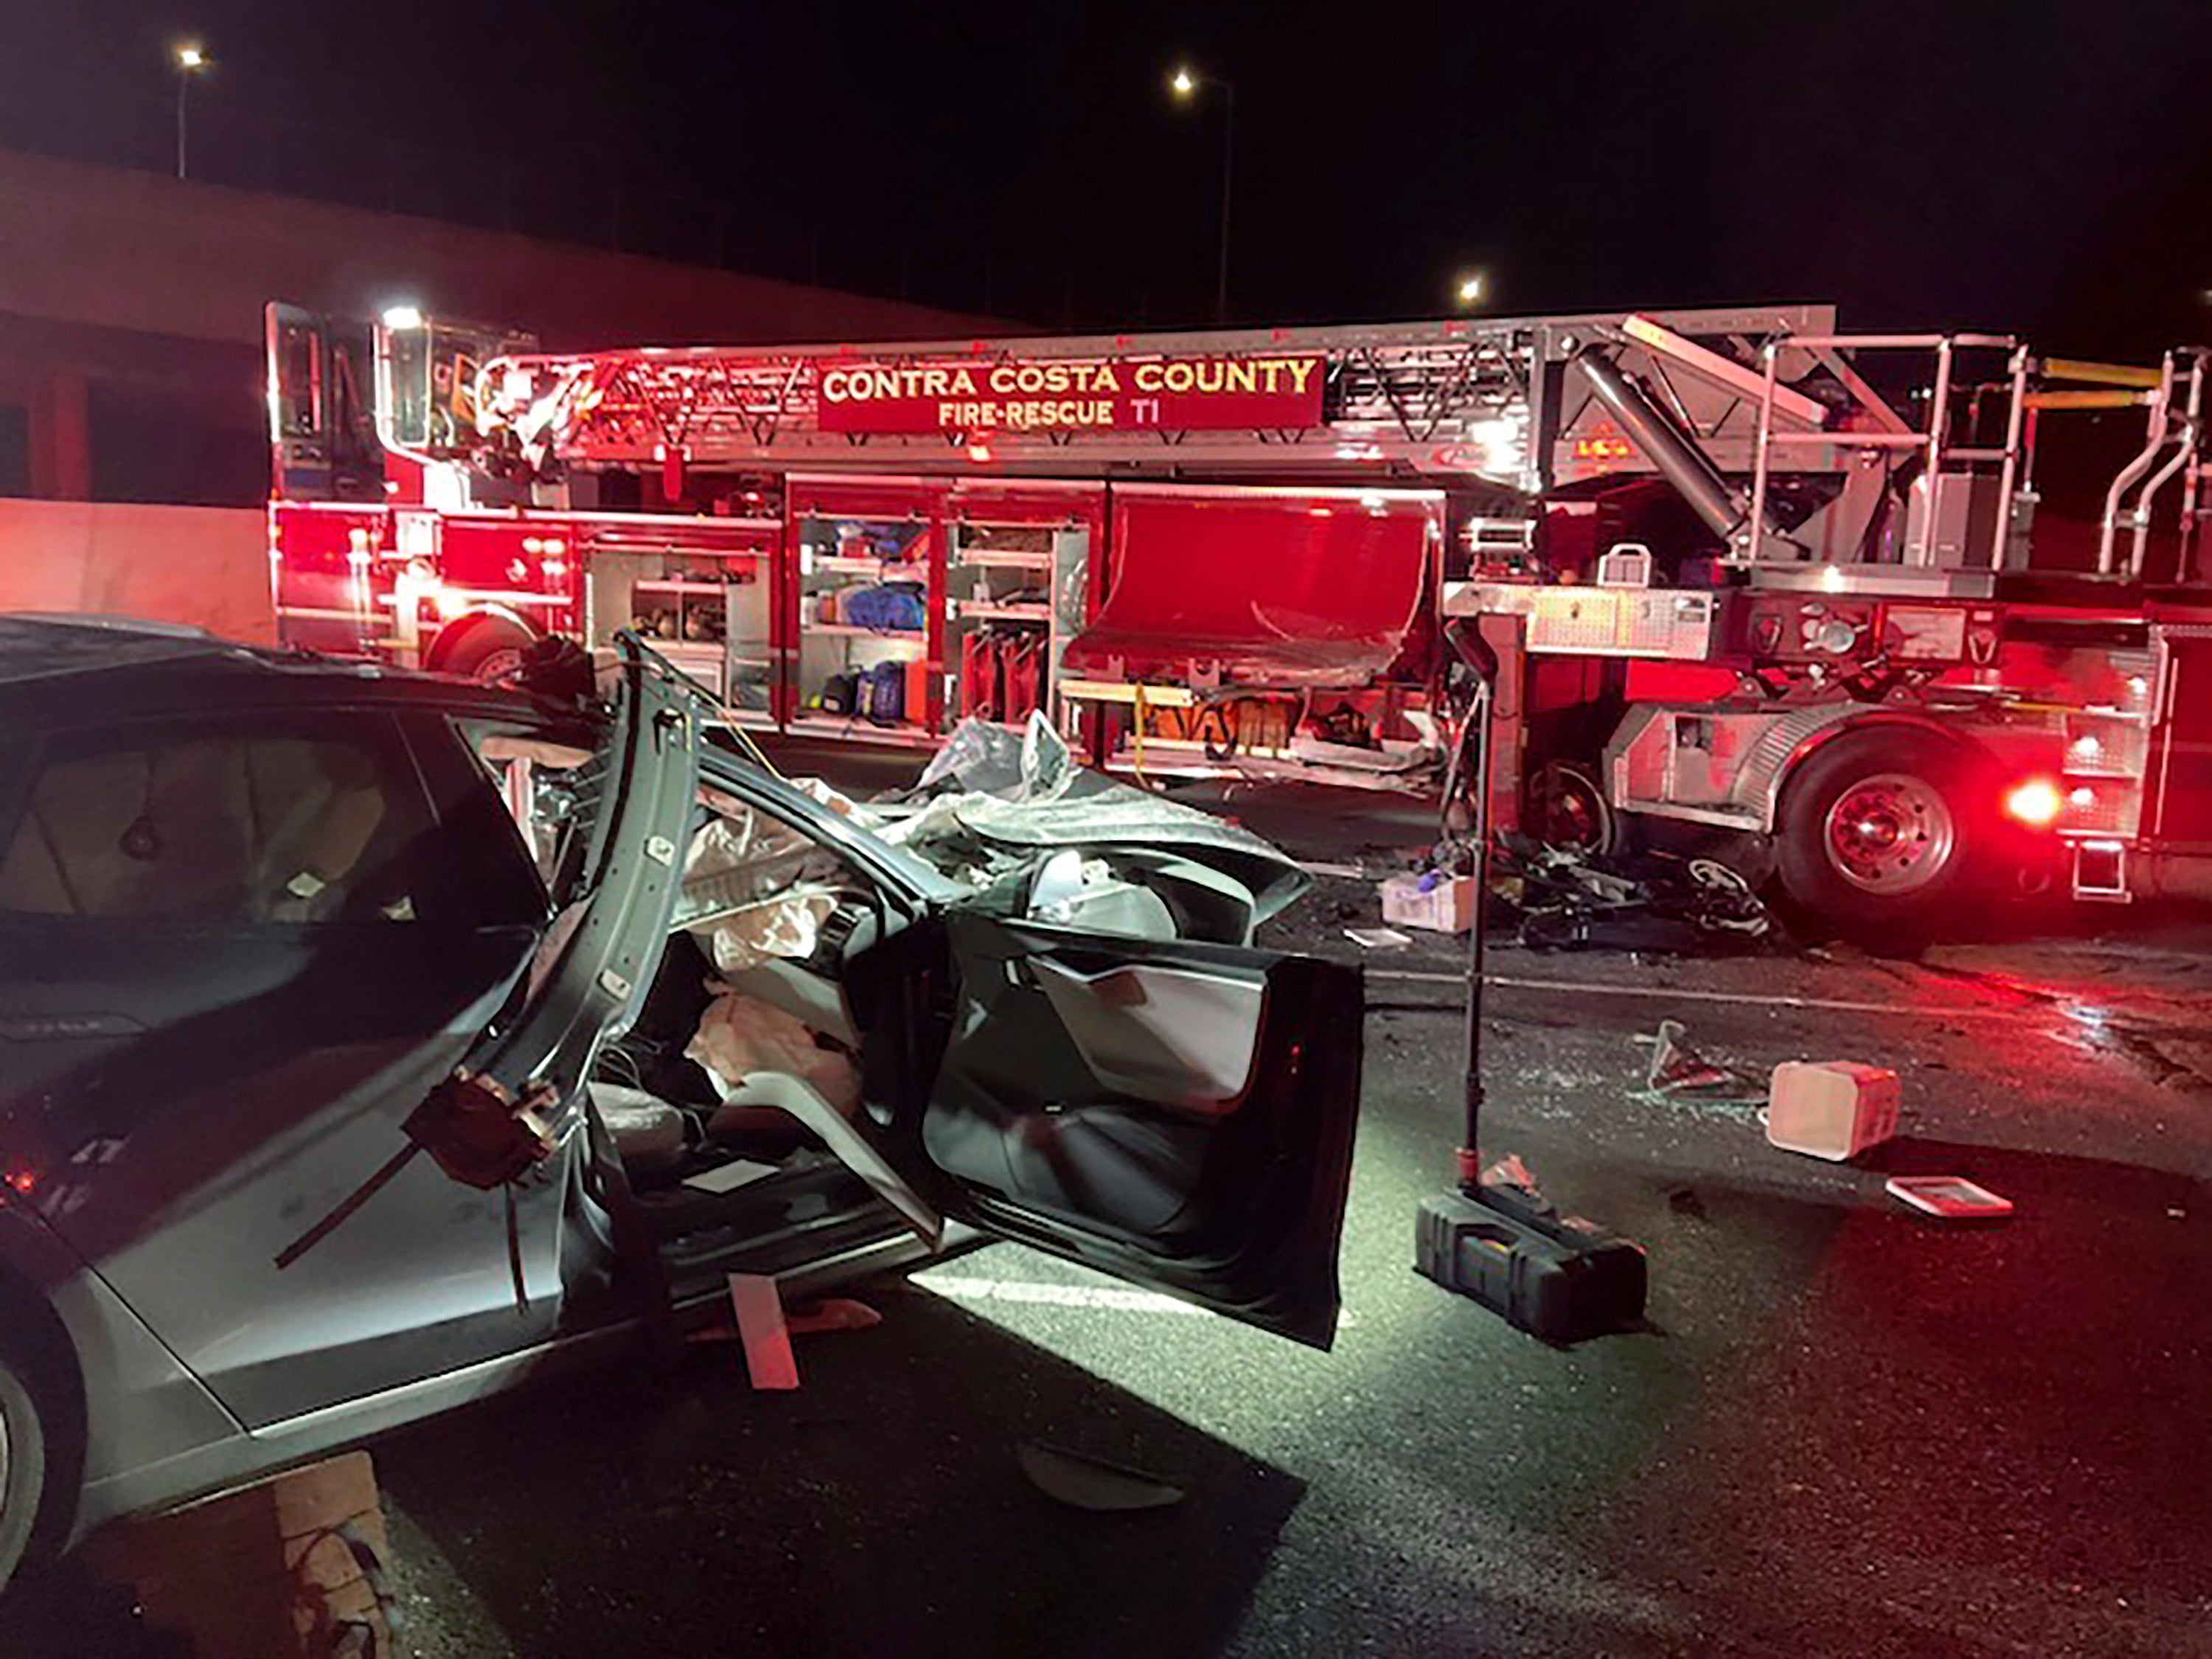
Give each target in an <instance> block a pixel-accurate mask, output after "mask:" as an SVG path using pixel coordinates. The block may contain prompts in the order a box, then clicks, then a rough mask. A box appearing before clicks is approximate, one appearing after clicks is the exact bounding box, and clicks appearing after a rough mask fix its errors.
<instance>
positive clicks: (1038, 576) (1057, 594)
mask: <svg viewBox="0 0 2212 1659" xmlns="http://www.w3.org/2000/svg"><path fill="white" fill-rule="evenodd" d="M1104 504H1105V491H1104V489H1103V488H1102V487H1100V486H1098V485H1097V484H1083V483H1058V482H1052V481H1043V480H1028V481H1024V482H1021V483H1004V484H1000V483H979V482H978V481H976V480H974V479H962V480H960V481H958V482H957V483H955V484H954V485H953V487H952V491H951V498H950V501H948V504H947V515H948V521H947V524H946V526H945V580H944V593H943V604H942V616H943V626H944V638H945V702H944V712H943V720H942V722H941V726H940V729H941V730H943V731H945V732H950V731H951V729H952V728H953V727H954V726H957V725H958V724H959V723H960V721H961V720H964V719H968V718H970V717H980V718H982V719H986V720H1000V721H1004V722H1005V723H1006V724H1008V725H1019V724H1020V723H1021V722H1022V721H1024V720H1027V719H1028V718H1029V717H1030V714H1032V713H1035V712H1038V711H1042V712H1043V713H1044V714H1045V715H1046V717H1047V718H1048V719H1050V718H1053V717H1054V715H1055V714H1056V713H1057V708H1056V704H1057V701H1058V700H1057V698H1056V697H1055V696H1054V690H1055V688H1056V687H1057V686H1058V684H1059V681H1060V655H1061V653H1062V652H1063V651H1064V650H1065V649H1066V642H1067V641H1068V639H1069V638H1070V637H1071V636H1072V635H1073V634H1075V633H1076V632H1078V631H1079V629H1081V628H1082V626H1083V624H1084V622H1085V619H1086V617H1088V616H1089V614H1090V597H1091V548H1092V546H1093V544H1095V542H1096V541H1097V534H1098V530H1099V527H1100V526H1102V525H1103V521H1104Z"/></svg>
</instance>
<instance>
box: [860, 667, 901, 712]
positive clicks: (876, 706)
mask: <svg viewBox="0 0 2212 1659" xmlns="http://www.w3.org/2000/svg"><path fill="white" fill-rule="evenodd" d="M860 678H861V679H862V681H863V682H864V683H865V684H866V688H867V690H866V697H865V699H864V704H865V707H866V709H867V714H868V718H869V719H870V720H873V721H874V722H875V723H876V724H877V725H878V726H896V725H897V724H898V723H899V722H900V721H902V720H904V719H905V718H906V665H905V664H904V663H902V662H879V663H878V664H877V665H875V666H874V667H873V668H870V669H865V670H863V671H862V672H861V676H860Z"/></svg>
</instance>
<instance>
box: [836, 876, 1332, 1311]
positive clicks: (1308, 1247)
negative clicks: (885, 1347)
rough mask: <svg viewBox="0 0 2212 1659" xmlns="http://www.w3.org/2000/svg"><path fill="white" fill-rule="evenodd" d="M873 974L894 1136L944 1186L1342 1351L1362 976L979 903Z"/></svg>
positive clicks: (882, 1128) (882, 1085) (1161, 1281)
mask: <svg viewBox="0 0 2212 1659" xmlns="http://www.w3.org/2000/svg"><path fill="white" fill-rule="evenodd" d="M849 966H850V969H851V971H850V972H849V973H848V979H847V987H848V993H849V994H852V995H853V996H854V999H855V1009H854V1012H855V1013H856V1014H857V1015H858V1017H859V1021H860V1026H861V1029H862V1030H863V1031H864V1032H865V1033H866V1048H865V1050H864V1054H863V1063H864V1069H865V1071H866V1081H867V1089H866V1097H867V1100H868V1103H869V1104H868V1107H867V1109H868V1111H869V1112H870V1113H872V1115H874V1117H875V1119H876V1122H875V1124H874V1126H873V1127H874V1130H875V1134H874V1136H873V1137H872V1138H873V1139H876V1140H877V1141H878V1144H879V1145H881V1146H883V1148H884V1153H885V1156H886V1157H887V1158H889V1159H890V1162H891V1163H892V1164H893V1165H894V1166H895V1167H896V1169H897V1170H899V1172H900V1174H901V1175H902V1176H904V1178H905V1179H906V1180H908V1182H911V1183H913V1185H914V1186H915V1189H916V1190H917V1191H918V1192H920V1193H921V1194H924V1195H925V1196H926V1197H927V1199H928V1200H929V1201H931V1202H932V1203H933V1204H935V1205H937V1206H939V1208H940V1209H942V1210H943V1211H944V1212H945V1213H946V1214H948V1215H952V1216H957V1217H958V1218H960V1219H962V1220H963V1221H966V1222H968V1223H969V1224H970V1225H974V1226H976V1227H979V1228H981V1229H983V1230H985V1231H989V1232H991V1233H994V1234H996V1235H998V1236H999V1237H1003V1238H1007V1239H1013V1240H1017V1241H1018V1242H1020V1243H1025V1244H1030V1245H1033V1246H1035V1247H1036V1248H1037V1249H1042V1250H1046V1251H1049V1252H1051V1253H1052V1254H1054V1255H1061V1256H1065V1257H1067V1258H1069V1259H1070V1260H1073V1261H1080V1262H1084V1263H1086V1264H1088V1265H1089V1266H1091V1267H1097V1268H1098V1269H1100V1270H1102V1271H1103V1272H1105V1273H1111V1274H1113V1275H1115V1277H1116V1278H1120V1279H1127V1280H1129V1281H1130V1282H1132V1283H1133V1284H1138V1285H1146V1286H1150V1287H1152V1288H1155V1289H1158V1290H1163V1291H1170V1292H1172V1293H1174V1294H1176V1295H1178V1296H1182V1297H1186V1298H1187V1299H1188V1300H1190V1301H1193V1302H1195V1303H1198V1304H1200V1305H1202V1306H1204V1307H1206V1308H1210V1309H1212V1310H1215V1311H1217V1312H1219V1313H1224V1314H1227V1315H1229V1316H1231V1317H1232V1318H1236V1319H1241V1320H1243V1321H1244V1322H1247V1323H1249V1324H1254V1325H1258V1326H1261V1327H1262V1328H1265V1329H1267V1330H1271V1331H1274V1332H1277V1333H1279V1334H1281V1335H1285V1336H1288V1337H1291V1338H1294V1339H1296V1340H1298V1341H1301V1342H1305V1343H1310V1344H1311V1345H1312V1346H1316V1347H1323V1348H1325V1347H1327V1346H1329V1344H1330V1342H1331V1341H1332V1340H1333V1339H1334V1335H1335V1330H1336V1318H1337V1310H1338V1290H1337V1273H1336V1255H1337V1243H1338V1235H1339V1233H1340V1231H1341V1230H1342V1227H1343V1222H1344V1203H1345V1194H1346V1188H1347V1187H1348V1185H1349V1183H1350V1180H1351V1170H1352V1125H1353V1120H1354V1118H1355V1117H1356V1115H1357V1114H1358V1106H1359V1074H1360V1055H1361V1046H1362V1045H1361V1023H1362V1014H1363V991H1362V983H1361V975H1360V972H1359V970H1358V969H1356V968H1350V967H1343V966H1339V965H1337V964H1334V963H1325V962H1322V961H1319V960H1316V959H1315V958H1313V957H1298V956H1287V955H1282V954H1279V953H1276V952H1272V951H1255V950H1248V949H1243V948H1241V947H1237V946H1233V945H1207V944H1194V943H1191V942H1188V941H1176V942H1161V941H1153V940H1145V939H1128V938H1117V937H1113V936H1110V935H1107V934H1100V933H1083V932H1079V931H1076V930H1073V929H1069V928H1064V927H1052V926H1047V925H1044V924H1042V923H1036V922H1030V921H1008V920H1005V919H1002V918H1000V917H997V916H993V915H986V914H983V913H981V912H980V911H975V910H967V909H961V908H952V909H949V910H945V911H943V912H939V913H938V914H936V915H931V916H928V917H926V918H924V919H923V920H922V921H919V922H918V923H917V924H915V926H914V927H909V928H908V929H906V930H905V931H904V932H902V933H898V934H896V935H895V936H894V937H893V938H891V939H889V940H887V941H886V942H885V943H884V944H883V945H879V946H878V947H877V948H876V949H875V950H873V951H869V952H868V953H866V955H864V956H863V957H860V958H858V959H856V960H855V961H854V963H851V964H849Z"/></svg>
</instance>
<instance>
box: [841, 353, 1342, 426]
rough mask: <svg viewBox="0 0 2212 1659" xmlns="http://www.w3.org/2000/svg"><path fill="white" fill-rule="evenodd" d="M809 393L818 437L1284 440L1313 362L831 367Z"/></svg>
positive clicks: (1306, 409)
mask: <svg viewBox="0 0 2212 1659" xmlns="http://www.w3.org/2000/svg"><path fill="white" fill-rule="evenodd" d="M815 392H816V406H817V424H818V425H819V426H820V428H821V429H822V430H823V431H824V432H885V433H894V432H907V433H914V432H941V433H948V434H968V433H986V432H987V433H996V434H1001V435H1006V436H1015V435H1019V434H1021V433H1024V432H1055V433H1058V432H1127V431H1150V430H1159V431H1166V432H1221V431H1229V430H1234V429H1237V428H1244V429H1262V430H1264V429H1271V428H1272V429H1283V430H1295V429H1297V428H1304V427H1310V426H1318V425H1320V424H1321V405H1322V360H1321V359H1320V358H1318V357H1311V356H1245V357H1146V358H1141V359H1121V358H1103V359H1098V360H1095V361H1092V362H1071V361H1066V360H1063V359H1046V360H1041V361H1038V362H1018V361H1012V362H1010V361H1006V360H1004V359H1000V360H995V361H989V362H985V361H980V360H972V359H971V360H963V361H955V362H934V363H926V362H925V363H915V362H901V363H869V362H856V363H839V364H837V365H836V366H835V367H833V368H824V369H823V370H822V371H821V374H820V375H819V377H818V379H817V381H816V386H815Z"/></svg>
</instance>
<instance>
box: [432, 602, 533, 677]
mask: <svg viewBox="0 0 2212 1659" xmlns="http://www.w3.org/2000/svg"><path fill="white" fill-rule="evenodd" d="M537 637H538V636H537V635H534V634H532V633H531V632H530V631H529V630H528V629H525V628H520V627H518V626H517V625H516V624H514V623H511V622H507V621H505V620H504V619H502V618H501V617H471V618H469V619H467V620H465V621H462V622H459V623H454V624H453V625H452V626H451V627H450V628H448V629H447V631H446V632H445V633H444V634H442V635H440V636H439V638H438V641H437V643H436V644H435V646H433V647H431V653H430V664H429V665H430V666H431V667H432V668H435V669H436V670H437V671H439V672H440V673H441V674H458V675H459V676H460V677H461V678H463V679H469V680H485V681H491V680H505V679H510V678H513V676H514V675H515V674H516V673H518V672H520V670H521V667H522V659H523V653H525V652H526V651H528V650H529V649H530V647H531V645H532V642H533V641H535V640H536V639H537Z"/></svg>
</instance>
